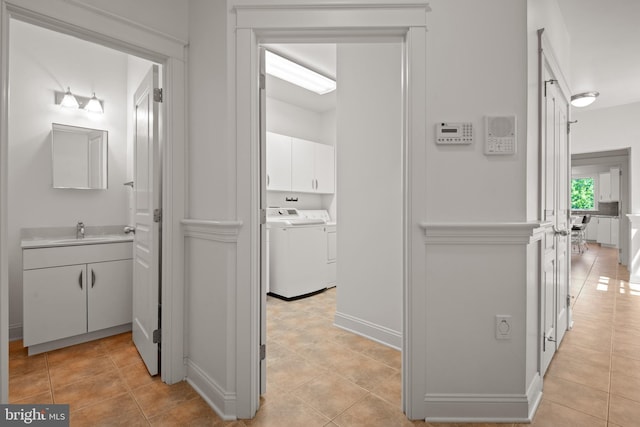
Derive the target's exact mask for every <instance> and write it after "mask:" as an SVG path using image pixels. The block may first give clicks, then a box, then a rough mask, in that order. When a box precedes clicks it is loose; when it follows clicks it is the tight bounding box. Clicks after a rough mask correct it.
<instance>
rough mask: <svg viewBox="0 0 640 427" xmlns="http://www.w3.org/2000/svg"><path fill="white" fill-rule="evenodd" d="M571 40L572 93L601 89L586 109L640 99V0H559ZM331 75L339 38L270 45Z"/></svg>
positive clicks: (318, 104) (305, 103) (304, 102)
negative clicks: (323, 42) (323, 41)
mask: <svg viewBox="0 0 640 427" xmlns="http://www.w3.org/2000/svg"><path fill="white" fill-rule="evenodd" d="M557 1H558V5H559V6H560V10H561V13H562V15H563V18H564V21H565V23H566V25H567V29H568V32H569V37H570V40H571V46H570V51H571V58H570V68H571V70H570V72H569V75H568V76H567V77H568V78H569V79H570V85H571V89H572V92H573V93H574V94H576V93H581V92H590V91H594V90H595V91H598V92H600V96H599V98H598V99H597V101H596V102H594V103H593V104H592V105H591V106H589V107H585V108H584V109H583V110H591V109H596V108H605V107H612V106H616V105H624V104H630V103H634V102H640V0H607V1H603V0H557ZM267 46H268V48H269V49H271V50H273V51H274V52H276V53H280V54H282V55H283V56H287V57H289V58H291V59H295V60H296V61H297V62H299V63H301V64H302V65H306V66H308V67H309V68H312V69H315V70H316V71H319V72H320V73H322V74H325V75H328V76H330V77H335V75H336V45H335V44H302V43H301V44H278V45H267ZM267 90H268V92H269V96H271V97H273V98H276V99H280V100H281V101H285V102H289V103H293V104H297V105H300V106H301V107H304V108H308V109H311V110H313V111H318V112H323V111H327V110H330V109H333V108H335V102H336V100H335V91H334V92H331V93H330V94H327V95H316V94H313V93H312V92H309V91H307V90H304V89H300V88H297V87H295V86H293V85H291V84H289V83H287V82H284V81H282V80H278V79H276V78H272V77H270V78H269V80H268V85H267Z"/></svg>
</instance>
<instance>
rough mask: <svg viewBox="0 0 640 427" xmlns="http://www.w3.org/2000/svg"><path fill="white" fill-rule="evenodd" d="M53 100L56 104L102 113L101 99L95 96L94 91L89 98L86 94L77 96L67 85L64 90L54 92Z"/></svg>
mask: <svg viewBox="0 0 640 427" xmlns="http://www.w3.org/2000/svg"><path fill="white" fill-rule="evenodd" d="M55 101H56V104H57V105H60V106H62V107H66V108H71V109H83V110H85V111H88V112H90V113H100V114H102V113H104V107H103V106H102V101H101V100H99V99H98V98H96V94H95V92H94V93H93V96H92V97H91V98H88V97H86V96H78V95H74V94H72V93H71V89H70V88H69V87H67V91H66V92H60V91H56V92H55Z"/></svg>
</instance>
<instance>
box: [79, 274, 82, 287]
mask: <svg viewBox="0 0 640 427" xmlns="http://www.w3.org/2000/svg"><path fill="white" fill-rule="evenodd" d="M78 284H79V285H80V289H82V270H80V277H78Z"/></svg>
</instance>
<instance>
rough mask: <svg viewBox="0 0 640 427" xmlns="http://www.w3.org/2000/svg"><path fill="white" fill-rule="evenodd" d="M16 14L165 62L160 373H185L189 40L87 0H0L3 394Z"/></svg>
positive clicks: (1, 389) (170, 379)
mask: <svg viewBox="0 0 640 427" xmlns="http://www.w3.org/2000/svg"><path fill="white" fill-rule="evenodd" d="M12 19H16V20H20V21H24V22H28V23H30V24H34V25H37V26H40V27H44V28H47V29H50V30H53V31H57V32H60V33H64V34H68V35H72V36H75V37H78V38H80V39H83V40H87V41H90V42H93V43H97V44H100V45H103V46H106V47H110V48H113V49H116V50H119V51H121V52H124V53H128V54H132V55H136V56H139V57H141V58H145V59H148V60H150V61H153V62H156V63H158V64H161V65H162V67H163V68H162V70H163V88H164V89H163V90H164V99H165V102H164V103H163V104H162V105H161V106H160V144H161V147H163V148H162V150H163V154H164V155H163V156H162V208H163V235H162V254H161V255H162V259H163V260H164V262H163V263H162V267H161V269H162V270H161V275H162V282H161V291H162V306H163V315H162V325H161V327H162V337H161V339H162V343H163V358H162V362H161V369H162V380H163V381H165V382H167V383H170V384H171V383H175V382H178V381H181V380H183V379H184V377H185V375H186V369H185V367H184V364H183V356H184V343H183V338H182V337H183V333H184V317H183V311H184V296H183V295H184V281H183V280H182V279H183V277H184V260H183V253H184V250H183V248H184V240H183V238H182V228H181V225H180V220H181V219H182V218H184V214H185V206H186V200H185V195H184V193H185V192H184V188H185V178H184V172H185V166H184V164H185V139H186V120H185V115H184V111H185V106H186V86H185V73H186V65H185V46H186V45H187V43H186V41H182V40H178V39H176V38H174V37H172V36H170V35H167V34H164V33H161V32H159V31H155V30H152V29H150V28H148V27H146V26H143V25H140V24H136V23H135V22H133V21H130V20H128V19H126V18H122V17H119V16H116V15H112V14H107V13H103V12H102V11H101V10H100V9H97V8H95V7H93V6H90V5H86V4H83V3H81V2H67V1H62V0H35V1H34V0H0V52H1V53H0V55H1V56H0V170H1V171H2V172H1V173H0V348H1V349H2V351H1V352H0V402H2V403H5V402H8V399H9V393H8V383H9V382H8V376H9V371H8V364H9V354H8V345H7V344H8V341H9V313H8V312H9V304H8V294H9V283H8V282H9V279H8V253H7V252H8V237H7V231H8V218H7V216H8V209H7V202H8V182H7V180H8V174H7V167H8V159H7V153H8V130H7V129H8V126H9V114H8V113H9V112H8V106H9V102H8V97H9V26H10V21H11V20H12Z"/></svg>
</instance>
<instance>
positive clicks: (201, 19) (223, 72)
mask: <svg viewBox="0 0 640 427" xmlns="http://www.w3.org/2000/svg"><path fill="white" fill-rule="evenodd" d="M226 16H227V5H226V2H224V1H208V0H191V1H190V2H189V67H188V72H189V78H188V81H189V107H188V108H189V115H188V122H189V152H188V166H189V167H188V173H189V178H188V182H189V183H188V189H187V191H188V209H187V215H188V216H189V217H191V218H198V219H223V218H224V219H227V218H235V204H234V203H231V202H230V201H231V200H233V198H234V197H235V196H233V195H232V194H234V193H235V179H234V178H233V177H232V176H231V175H232V174H233V167H232V165H233V164H235V161H236V160H235V159H236V151H235V148H234V147H233V145H232V144H231V143H230V140H231V138H229V134H228V128H229V127H232V126H231V123H228V121H227V116H228V111H229V110H230V109H232V108H233V106H232V104H230V103H229V102H230V101H229V99H230V98H231V97H232V96H233V95H234V94H235V88H234V86H233V85H232V84H230V82H229V81H228V73H227V68H228V67H229V62H228V61H229V59H228V58H227V45H226V42H227V33H226V28H227V27H226Z"/></svg>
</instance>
